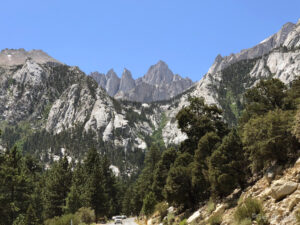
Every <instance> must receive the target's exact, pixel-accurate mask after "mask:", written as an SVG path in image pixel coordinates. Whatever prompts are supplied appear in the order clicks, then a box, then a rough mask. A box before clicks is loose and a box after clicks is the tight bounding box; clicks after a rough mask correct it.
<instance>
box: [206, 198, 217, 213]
mask: <svg viewBox="0 0 300 225" xmlns="http://www.w3.org/2000/svg"><path fill="white" fill-rule="evenodd" d="M215 208H216V205H215V203H214V202H213V200H212V199H210V200H209V201H208V203H207V212H208V214H211V213H212V212H213V211H214V210H215Z"/></svg>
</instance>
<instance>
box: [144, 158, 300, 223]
mask: <svg viewBox="0 0 300 225" xmlns="http://www.w3.org/2000/svg"><path fill="white" fill-rule="evenodd" d="M269 173H272V179H270V176H269V175H268V174H266V175H265V176H264V177H262V178H261V179H258V180H257V181H256V182H255V183H254V184H253V185H251V186H249V187H248V188H246V189H245V190H243V191H241V190H240V189H236V190H235V191H234V192H233V193H232V194H231V195H229V196H227V197H226V198H224V199H222V200H221V201H219V202H218V204H214V203H212V202H211V201H208V202H205V203H204V204H203V205H202V206H201V207H200V208H199V209H198V210H196V211H194V212H192V213H189V214H190V216H186V214H184V213H183V214H179V213H178V212H177V209H175V208H174V207H170V208H169V209H168V215H167V216H166V218H167V220H168V218H173V221H174V223H173V224H179V223H180V221H183V220H184V219H186V223H187V224H191V225H194V224H200V225H207V224H211V223H210V222H209V221H210V220H211V218H213V217H216V216H218V217H219V220H220V221H219V222H220V223H218V224H221V225H232V224H238V223H237V222H236V221H235V219H234V214H235V212H236V210H237V208H238V206H239V205H241V204H242V203H243V202H244V201H245V199H247V198H251V199H255V200H258V201H259V202H260V203H261V205H262V209H263V211H264V220H265V221H267V222H268V223H266V224H270V225H297V224H299V222H300V221H298V220H297V217H296V215H297V214H298V215H300V213H299V212H300V158H299V159H298V160H297V161H296V162H295V164H294V165H286V168H282V167H274V168H273V170H272V171H269ZM253 216H255V215H253ZM253 219H254V218H253ZM254 220H255V219H254ZM140 224H144V220H142V221H140ZM156 224H157V225H158V224H162V223H161V222H160V216H159V213H154V215H153V216H152V217H151V218H150V219H149V220H148V221H147V225H156ZM243 224H259V223H257V222H256V221H253V222H252V223H251V222H250V223H249V222H248V223H243Z"/></svg>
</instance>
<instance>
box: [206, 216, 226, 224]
mask: <svg viewBox="0 0 300 225" xmlns="http://www.w3.org/2000/svg"><path fill="white" fill-rule="evenodd" d="M222 216H223V214H215V215H213V216H211V217H210V218H209V220H208V221H207V222H208V224H209V225H220V224H221V223H222Z"/></svg>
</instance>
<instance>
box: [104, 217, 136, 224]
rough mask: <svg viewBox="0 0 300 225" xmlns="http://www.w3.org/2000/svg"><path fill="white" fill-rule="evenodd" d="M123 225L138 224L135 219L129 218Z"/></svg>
mask: <svg viewBox="0 0 300 225" xmlns="http://www.w3.org/2000/svg"><path fill="white" fill-rule="evenodd" d="M106 225H114V222H113V221H112V222H110V223H107V224H106ZM123 225H138V224H137V223H136V222H135V218H134V217H131V218H127V219H125V220H123Z"/></svg>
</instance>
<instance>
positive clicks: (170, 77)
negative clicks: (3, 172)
mask: <svg viewBox="0 0 300 225" xmlns="http://www.w3.org/2000/svg"><path fill="white" fill-rule="evenodd" d="M299 75H300V21H299V22H298V23H297V24H293V23H287V24H285V25H284V26H283V27H282V28H281V29H280V30H279V31H278V32H277V33H276V34H274V35H272V36H271V37H269V38H267V39H266V40H264V41H262V42H261V43H259V44H258V45H256V46H254V47H252V48H249V49H245V50H242V51H241V52H239V53H237V54H231V55H230V56H225V57H222V56H220V55H218V56H217V57H216V59H215V62H214V63H213V65H212V66H211V68H209V70H208V72H207V73H206V74H205V75H204V77H203V78H202V79H201V80H200V81H199V82H197V83H195V84H193V82H192V81H191V80H189V79H183V78H181V77H180V76H178V75H174V74H173V73H172V71H171V70H170V69H169V68H168V66H167V65H166V63H164V62H163V61H159V62H158V63H157V64H156V65H153V66H151V67H150V69H149V70H148V72H147V73H146V75H145V76H143V77H141V78H139V79H137V80H134V79H133V78H132V76H131V73H130V72H129V71H128V70H127V69H124V72H123V74H122V77H121V79H120V78H118V76H117V75H116V73H115V72H114V71H113V70H110V71H108V73H107V74H106V75H104V74H100V73H97V72H95V73H92V74H91V75H90V76H87V75H86V74H85V73H83V72H82V71H81V70H80V69H79V68H78V67H76V66H68V65H65V64H63V63H61V62H59V61H58V60H56V59H53V58H52V57H50V56H48V55H47V54H46V53H44V52H42V51H40V50H32V51H28V52H27V51H25V50H24V49H17V50H14V49H5V50H2V51H1V53H0V87H1V89H0V128H1V129H2V130H3V134H2V142H1V147H0V149H1V148H2V149H3V148H9V147H11V146H12V145H14V144H17V145H18V146H20V147H21V148H23V151H24V152H28V153H31V154H36V155H38V156H39V157H40V159H41V160H43V161H44V162H45V165H46V166H47V165H49V164H50V163H51V162H52V161H55V160H57V159H58V158H60V157H62V156H63V155H66V156H67V157H68V159H69V160H75V161H78V160H81V159H82V157H83V156H84V153H85V152H86V151H87V149H89V148H92V147H95V148H97V149H99V151H101V152H102V153H103V154H107V155H108V156H109V158H110V159H111V161H112V164H113V165H115V166H117V167H118V169H119V170H120V171H121V175H126V174H127V175H128V174H131V173H133V172H134V171H137V170H138V169H139V168H140V167H141V165H142V163H143V159H144V152H145V150H146V149H147V147H149V146H150V145H151V144H153V143H155V144H157V145H161V146H168V145H177V144H179V143H180V142H181V141H183V140H184V139H185V138H186V136H185V134H183V133H182V132H181V131H180V130H179V129H178V128H177V123H176V120H175V116H176V114H177V112H178V111H179V110H180V109H181V108H182V107H184V106H186V105H187V104H188V98H189V96H196V97H203V98H204V99H205V100H206V102H207V103H209V104H217V105H218V106H219V107H221V108H222V109H223V111H224V119H225V120H226V121H227V122H228V123H229V124H232V125H233V124H236V123H237V118H238V117H239V115H240V113H241V111H242V109H243V106H242V105H243V94H244V93H245V91H246V90H247V89H248V88H250V87H252V86H253V85H255V84H256V83H257V82H258V81H259V80H260V79H269V78H272V77H273V78H279V79H280V80H282V81H283V82H284V83H286V84H289V83H290V82H292V81H293V80H294V79H295V78H296V77H297V76H299ZM179 93H180V94H179ZM177 94H179V95H177ZM157 100H164V101H159V102H157Z"/></svg>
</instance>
